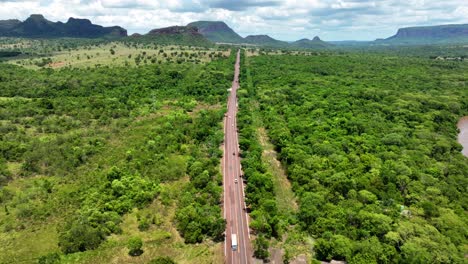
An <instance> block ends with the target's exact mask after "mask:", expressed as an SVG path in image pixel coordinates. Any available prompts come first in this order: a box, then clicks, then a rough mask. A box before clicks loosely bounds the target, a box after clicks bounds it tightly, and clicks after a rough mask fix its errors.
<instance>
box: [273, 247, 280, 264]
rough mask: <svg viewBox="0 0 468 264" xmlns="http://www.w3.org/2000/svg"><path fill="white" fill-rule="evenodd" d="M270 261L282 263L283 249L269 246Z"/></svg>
mask: <svg viewBox="0 0 468 264" xmlns="http://www.w3.org/2000/svg"><path fill="white" fill-rule="evenodd" d="M270 263H272V264H282V263H283V250H282V249H280V248H270Z"/></svg>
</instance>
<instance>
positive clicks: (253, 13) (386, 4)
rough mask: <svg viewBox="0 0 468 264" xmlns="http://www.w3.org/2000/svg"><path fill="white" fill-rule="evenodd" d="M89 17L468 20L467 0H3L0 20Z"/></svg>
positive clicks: (269, 23)
mask: <svg viewBox="0 0 468 264" xmlns="http://www.w3.org/2000/svg"><path fill="white" fill-rule="evenodd" d="M32 13H36V14H43V15H44V16H45V17H46V18H47V19H49V20H52V21H66V20H67V19H68V17H78V18H88V19H90V20H91V21H92V22H93V23H96V24H101V25H105V26H111V25H119V26H122V27H124V28H126V29H127V30H128V32H129V33H130V34H131V33H135V32H138V33H146V32H148V31H149V30H150V29H153V28H158V27H165V26H172V25H185V24H187V23H189V22H192V21H196V20H223V21H225V22H226V23H227V24H228V25H229V26H230V27H232V28H233V29H234V30H235V31H236V32H238V33H239V34H240V35H242V36H246V35H249V34H268V35H270V36H272V37H274V38H277V39H281V40H297V39H300V38H304V37H307V38H312V37H314V36H316V35H318V36H320V37H321V38H322V39H324V40H351V39H352V40H373V39H375V38H384V37H389V36H391V35H393V34H394V33H395V32H396V30H397V29H398V28H400V27H407V26H416V25H437V24H455V23H468V0H373V1H370V0H164V1H163V0H36V1H32V0H0V19H10V18H17V19H20V20H24V19H26V18H27V17H28V16H29V15H30V14H32Z"/></svg>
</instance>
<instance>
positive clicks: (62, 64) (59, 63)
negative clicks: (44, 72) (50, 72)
mask: <svg viewBox="0 0 468 264" xmlns="http://www.w3.org/2000/svg"><path fill="white" fill-rule="evenodd" d="M64 65H65V62H63V61H57V62H52V63H49V67H50V68H60V67H63V66H64Z"/></svg>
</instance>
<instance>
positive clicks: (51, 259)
mask: <svg viewBox="0 0 468 264" xmlns="http://www.w3.org/2000/svg"><path fill="white" fill-rule="evenodd" d="M37 263H38V264H56V263H60V254H59V253H57V252H55V253H49V254H47V255H44V256H41V257H40V258H39V259H38V260H37Z"/></svg>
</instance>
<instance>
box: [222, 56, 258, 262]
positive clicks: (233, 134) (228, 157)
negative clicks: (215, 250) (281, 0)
mask: <svg viewBox="0 0 468 264" xmlns="http://www.w3.org/2000/svg"><path fill="white" fill-rule="evenodd" d="M239 69H240V51H238V52H237V59H236V64H235V74H234V80H233V82H232V86H231V93H230V95H229V98H228V109H227V114H226V117H225V118H224V157H223V181H224V217H225V219H226V240H225V243H224V251H225V254H224V255H225V258H226V259H225V263H233V264H238V263H242V264H244V263H252V262H253V261H252V246H251V243H250V232H249V219H248V214H247V211H246V205H245V200H244V183H243V181H242V178H241V177H240V175H241V173H242V172H241V164H240V157H239V144H238V142H239V138H238V135H237V122H236V114H237V88H239ZM232 234H236V235H237V244H238V248H237V250H233V249H232Z"/></svg>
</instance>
